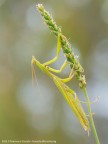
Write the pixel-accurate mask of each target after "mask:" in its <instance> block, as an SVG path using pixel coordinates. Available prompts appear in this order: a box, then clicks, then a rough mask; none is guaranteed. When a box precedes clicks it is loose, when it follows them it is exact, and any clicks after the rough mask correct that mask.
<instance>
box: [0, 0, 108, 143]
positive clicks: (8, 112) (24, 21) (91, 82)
mask: <svg viewBox="0 0 108 144" xmlns="http://www.w3.org/2000/svg"><path fill="white" fill-rule="evenodd" d="M38 3H43V4H44V6H45V8H46V9H47V10H48V11H50V12H51V14H52V15H53V17H54V19H55V21H56V22H57V24H58V25H59V26H61V28H62V31H63V33H64V34H65V35H66V36H67V37H68V39H69V41H70V43H71V44H72V49H73V51H74V53H75V54H76V55H78V56H79V60H80V62H81V64H82V65H83V67H84V69H85V74H86V79H87V88H88V92H89V96H90V99H91V101H93V100H95V98H96V97H97V96H98V97H99V102H97V103H95V104H93V105H92V111H93V112H94V113H95V116H94V120H95V124H96V128H97V131H98V135H99V138H100V141H101V144H107V143H108V0H58V1H57V0H46V1H45V0H43V1H42V0H0V143H2V140H55V141H56V142H57V144H72V143H73V144H91V143H92V144H95V142H94V138H93V135H92V133H90V136H89V137H88V136H87V134H86V132H84V130H83V128H82V127H81V125H80V124H79V122H78V120H77V119H76V117H75V116H74V114H73V112H72V111H71V109H70V107H69V106H68V105H67V103H66V102H65V100H64V98H63V96H62V95H61V93H60V92H59V90H58V89H57V88H56V86H55V85H54V83H53V82H52V80H50V78H48V76H46V74H45V73H43V72H42V71H41V70H39V68H37V67H36V76H37V84H36V86H34V87H33V86H32V77H31V57H32V55H34V56H35V57H36V58H37V59H38V60H39V61H40V62H45V61H47V60H49V59H51V58H53V57H54V56H55V54H56V45H57V40H56V38H55V37H54V36H53V35H52V34H51V33H50V31H49V29H48V28H47V26H46V25H45V24H44V23H43V20H42V18H41V17H40V14H39V13H38V11H37V10H36V4H38ZM63 61H64V56H63V53H62V52H61V54H60V58H59V60H58V62H56V63H55V64H53V65H52V67H54V68H59V67H60V66H61V65H62V63H63ZM69 71H70V70H69V67H68V68H67V69H66V70H64V71H63V72H62V74H61V75H60V76H61V77H67V76H68V74H69ZM69 86H70V87H71V88H73V89H74V90H75V91H76V92H77V94H78V96H79V98H80V99H81V100H84V96H83V93H82V91H81V90H80V89H79V88H78V82H77V81H76V80H73V81H71V82H70V83H69ZM84 107H85V111H86V113H87V109H86V106H84Z"/></svg>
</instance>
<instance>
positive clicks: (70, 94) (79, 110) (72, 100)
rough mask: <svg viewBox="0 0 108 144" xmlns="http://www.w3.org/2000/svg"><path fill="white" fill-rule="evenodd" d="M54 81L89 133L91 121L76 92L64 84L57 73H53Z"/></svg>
mask: <svg viewBox="0 0 108 144" xmlns="http://www.w3.org/2000/svg"><path fill="white" fill-rule="evenodd" d="M53 81H54V83H55V85H56V86H57V87H58V89H59V90H60V92H61V93H62V94H63V96H64V98H65V100H66V101H67V103H68V104H69V106H70V107H71V108H72V110H73V112H74V114H75V115H76V117H77V118H78V120H79V121H80V123H81V125H82V127H83V128H84V130H85V131H87V132H88V133H89V130H90V126H89V121H88V119H87V116H86V114H85V112H84V109H83V107H82V106H81V104H80V101H79V99H78V97H77V95H76V93H75V92H74V91H73V90H72V89H70V88H69V87H68V86H67V85H66V84H64V83H63V82H62V80H61V79H60V78H59V77H57V76H55V75H53Z"/></svg>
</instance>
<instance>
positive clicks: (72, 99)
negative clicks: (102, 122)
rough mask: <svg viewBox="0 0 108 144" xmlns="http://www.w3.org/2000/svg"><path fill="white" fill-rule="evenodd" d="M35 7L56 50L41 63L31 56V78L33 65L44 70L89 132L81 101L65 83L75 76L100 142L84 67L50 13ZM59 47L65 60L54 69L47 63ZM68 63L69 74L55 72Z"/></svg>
mask: <svg viewBox="0 0 108 144" xmlns="http://www.w3.org/2000/svg"><path fill="white" fill-rule="evenodd" d="M37 9H38V10H39V12H40V13H41V15H42V17H43V19H44V21H45V23H46V24H47V26H48V27H49V29H50V30H51V32H52V33H53V34H54V35H55V36H56V37H57V51H56V56H55V57H54V58H53V59H51V60H49V61H47V62H45V63H43V64H41V63H40V62H39V61H38V60H37V59H36V58H35V57H34V56H32V60H31V64H32V76H33V78H34V77H36V75H35V69H34V66H35V65H37V66H38V67H39V68H40V69H41V70H42V71H44V72H45V73H46V74H47V75H48V76H49V77H50V78H51V79H52V80H53V82H54V83H55V85H56V86H57V87H58V89H59V91H60V92H61V93H62V95H63V96H64V98H65V100H66V101H67V103H68V104H69V106H70V107H71V109H72V110H73V112H74V114H75V115H76V117H77V119H78V120H79V122H80V123H81V125H82V126H83V128H84V130H85V131H87V132H88V134H89V131H90V124H89V120H88V118H87V116H86V114H85V111H84V109H83V107H82V105H81V102H80V100H79V98H78V96H77V95H76V93H75V92H74V91H73V90H72V89H70V88H69V87H68V86H67V85H66V84H65V83H67V82H69V81H70V80H72V78H73V77H74V76H75V77H76V78H77V79H78V81H79V86H80V88H81V89H83V91H84V94H85V96H86V100H87V106H88V112H89V118H90V122H91V126H92V130H93V133H94V137H95V140H96V144H100V142H99V138H98V135H97V131H96V128H95V125H94V121H93V117H92V112H91V106H90V104H91V103H90V100H89V97H88V94H87V90H86V79H85V75H83V73H84V69H83V67H82V66H81V64H80V63H79V61H78V60H77V58H76V57H75V55H74V53H73V52H72V50H71V47H70V43H69V42H68V40H67V38H66V37H65V36H64V35H63V34H62V32H61V29H60V28H59V27H58V26H57V25H56V23H55V22H54V20H53V19H52V17H51V16H50V14H49V13H48V12H47V11H46V10H45V9H44V7H43V5H42V4H38V5H37ZM61 48H62V50H63V53H64V55H65V58H66V60H65V61H64V63H63V65H62V66H61V67H60V69H54V68H52V67H50V66H49V65H50V64H52V63H54V62H56V61H57V60H58V58H59V54H60V51H61ZM68 64H69V65H70V68H71V70H70V74H69V76H68V77H67V78H64V79H62V78H60V77H58V76H57V75H56V74H57V73H61V72H62V71H63V70H64V69H65V68H66V66H67V65H68Z"/></svg>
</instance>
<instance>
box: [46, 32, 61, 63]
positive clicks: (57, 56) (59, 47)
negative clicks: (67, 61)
mask: <svg viewBox="0 0 108 144" xmlns="http://www.w3.org/2000/svg"><path fill="white" fill-rule="evenodd" d="M60 49H61V40H60V34H59V35H58V39H57V52H56V56H55V57H54V58H53V59H51V60H49V61H47V62H45V63H43V65H50V64H52V63H54V62H55V61H56V60H57V59H58V58H59V54H60Z"/></svg>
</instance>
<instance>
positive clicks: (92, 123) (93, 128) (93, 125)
mask: <svg viewBox="0 0 108 144" xmlns="http://www.w3.org/2000/svg"><path fill="white" fill-rule="evenodd" d="M83 91H84V95H85V97H86V100H87V105H88V112H89V116H90V123H91V126H92V130H93V134H94V137H95V140H96V144H100V142H99V138H98V135H97V131H96V128H95V124H94V121H93V117H92V111H91V106H90V99H89V97H88V93H87V89H86V87H83Z"/></svg>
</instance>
